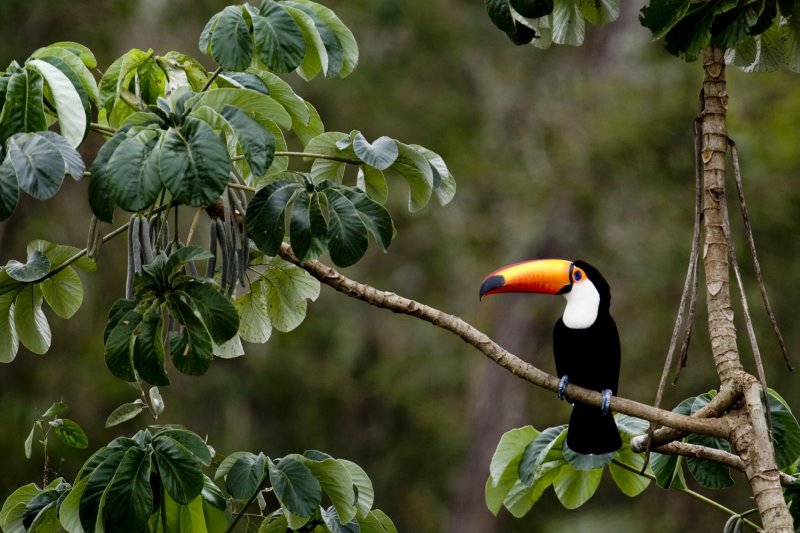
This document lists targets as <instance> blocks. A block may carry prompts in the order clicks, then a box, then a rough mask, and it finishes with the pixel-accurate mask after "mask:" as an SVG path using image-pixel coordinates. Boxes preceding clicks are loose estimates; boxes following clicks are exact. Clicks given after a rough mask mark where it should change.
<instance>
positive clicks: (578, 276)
mask: <svg viewBox="0 0 800 533" xmlns="http://www.w3.org/2000/svg"><path fill="white" fill-rule="evenodd" d="M572 277H573V278H575V281H580V280H582V279H583V272H581V271H580V270H576V271H575V272H574V273H573V275H572Z"/></svg>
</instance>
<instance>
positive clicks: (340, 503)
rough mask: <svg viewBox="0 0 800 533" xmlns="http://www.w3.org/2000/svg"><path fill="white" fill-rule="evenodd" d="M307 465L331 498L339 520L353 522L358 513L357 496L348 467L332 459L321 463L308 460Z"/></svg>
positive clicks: (329, 458)
mask: <svg viewBox="0 0 800 533" xmlns="http://www.w3.org/2000/svg"><path fill="white" fill-rule="evenodd" d="M305 465H306V466H307V467H308V469H309V470H311V473H312V474H314V477H316V478H317V481H319V484H320V486H321V487H322V490H324V491H325V494H327V495H328V498H330V500H331V503H333V505H334V507H335V508H336V512H337V515H338V517H339V519H340V520H341V521H342V522H344V523H347V522H349V521H350V520H352V519H353V518H354V517H355V516H356V511H357V510H356V506H355V502H356V494H355V489H354V485H353V478H352V476H351V475H350V471H349V470H347V467H346V466H344V465H343V464H342V463H340V462H339V461H337V460H336V459H333V458H332V457H328V458H327V459H323V460H320V461H314V460H311V459H306V461H305Z"/></svg>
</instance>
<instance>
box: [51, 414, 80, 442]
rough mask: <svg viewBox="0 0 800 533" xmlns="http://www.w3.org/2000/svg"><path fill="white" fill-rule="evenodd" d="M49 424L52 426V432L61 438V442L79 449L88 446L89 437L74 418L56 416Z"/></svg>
mask: <svg viewBox="0 0 800 533" xmlns="http://www.w3.org/2000/svg"><path fill="white" fill-rule="evenodd" d="M50 425H51V426H53V432H55V434H56V435H57V436H58V438H59V439H61V442H63V443H64V444H66V445H67V446H69V447H71V448H79V449H81V450H82V449H84V448H86V447H87V446H89V437H87V436H86V432H84V431H83V428H82V427H81V426H79V425H78V423H77V422H75V421H74V420H70V419H69V418H57V419H55V420H53V421H52V422H50Z"/></svg>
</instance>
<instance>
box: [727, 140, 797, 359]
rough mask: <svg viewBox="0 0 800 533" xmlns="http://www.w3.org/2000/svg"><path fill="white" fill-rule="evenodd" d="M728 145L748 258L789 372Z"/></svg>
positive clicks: (736, 157)
mask: <svg viewBox="0 0 800 533" xmlns="http://www.w3.org/2000/svg"><path fill="white" fill-rule="evenodd" d="M728 144H729V145H730V147H731V162H732V165H733V175H734V177H735V179H736V191H737V193H738V194H739V207H740V208H741V210H742V219H743V220H744V231H745V235H746V236H747V246H748V247H749V248H750V256H751V257H752V258H753V270H755V273H756V279H757V280H758V289H759V291H760V292H761V300H762V301H763V302H764V308H765V309H766V310H767V315H768V316H769V321H770V323H771V324H772V330H773V331H774V332H775V337H776V338H777V339H778V344H779V345H780V347H781V353H782V354H783V360H784V361H785V362H786V366H787V367H788V368H789V371H790V372H791V371H793V370H794V367H793V366H792V363H791V362H790V361H789V351H788V350H787V349H786V343H785V342H784V341H783V335H781V330H780V328H779V327H778V321H777V320H776V319H775V313H773V312H772V306H771V305H770V303H769V298H768V297H767V287H766V285H765V284H764V276H763V275H762V274H761V263H759V261H758V254H757V253H756V243H755V240H754V239H753V228H752V226H750V215H749V214H748V212H747V204H746V203H745V201H744V187H743V185H742V173H741V169H740V168H739V152H738V151H737V149H736V143H735V142H733V139H730V138H729V139H728Z"/></svg>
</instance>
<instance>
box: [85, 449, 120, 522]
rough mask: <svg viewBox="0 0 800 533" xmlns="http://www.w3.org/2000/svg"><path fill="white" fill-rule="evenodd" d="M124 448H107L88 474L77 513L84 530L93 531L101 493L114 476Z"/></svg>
mask: <svg viewBox="0 0 800 533" xmlns="http://www.w3.org/2000/svg"><path fill="white" fill-rule="evenodd" d="M125 452H126V450H122V449H119V450H109V452H108V453H106V454H104V456H103V460H102V461H101V462H100V463H98V464H97V466H96V467H95V468H94V470H93V471H92V473H91V474H90V475H89V476H88V479H89V481H88V482H87V483H86V488H85V489H84V491H83V496H82V497H81V503H80V506H79V514H80V519H81V525H82V526H83V530H84V531H94V530H95V522H96V521H97V513H98V511H99V510H100V503H101V498H102V496H103V494H104V493H105V491H106V489H107V488H108V485H109V483H111V480H112V479H113V478H114V474H115V473H116V471H117V467H118V466H119V464H120V462H122V458H123V457H124V456H125Z"/></svg>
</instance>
